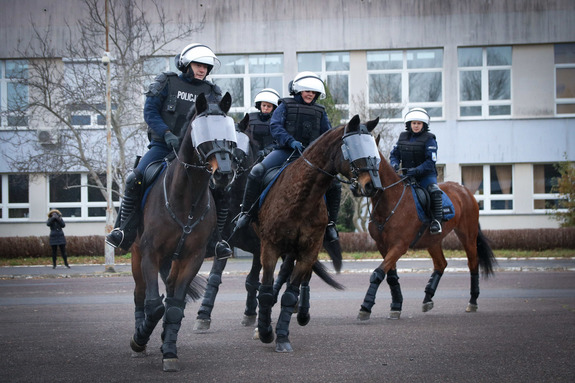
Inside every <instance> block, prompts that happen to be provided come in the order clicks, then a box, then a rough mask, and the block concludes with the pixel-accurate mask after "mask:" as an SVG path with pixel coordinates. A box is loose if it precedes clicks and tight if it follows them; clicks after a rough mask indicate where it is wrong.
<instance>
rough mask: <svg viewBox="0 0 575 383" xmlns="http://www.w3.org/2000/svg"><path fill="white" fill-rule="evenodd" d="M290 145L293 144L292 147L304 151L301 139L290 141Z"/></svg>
mask: <svg viewBox="0 0 575 383" xmlns="http://www.w3.org/2000/svg"><path fill="white" fill-rule="evenodd" d="M289 146H291V148H292V149H293V150H297V151H299V152H300V153H301V152H303V145H302V143H301V142H299V141H295V140H294V141H292V142H290V144H289Z"/></svg>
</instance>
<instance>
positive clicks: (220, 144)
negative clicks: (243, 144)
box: [190, 93, 237, 187]
mask: <svg viewBox="0 0 575 383" xmlns="http://www.w3.org/2000/svg"><path fill="white" fill-rule="evenodd" d="M231 105H232V97H231V96H230V94H229V93H226V94H225V95H224V97H222V99H221V101H220V102H219V103H217V104H215V103H213V104H211V103H208V100H207V99H206V97H205V96H204V94H203V93H202V94H200V95H199V96H198V97H197V99H196V111H195V116H194V118H193V119H192V122H191V133H190V134H191V138H192V144H193V146H194V147H195V148H196V151H197V153H198V155H199V157H200V160H201V161H202V162H203V163H205V165H206V167H207V168H208V169H209V170H210V172H211V173H212V177H211V182H212V184H213V186H216V187H219V186H222V187H225V186H227V185H228V184H229V183H230V182H231V180H232V179H233V178H234V177H235V172H236V167H237V164H236V162H235V157H234V149H235V148H236V147H237V136H236V130H235V123H234V120H233V119H232V118H231V117H229V116H228V115H227V113H228V111H229V110H230V107H231Z"/></svg>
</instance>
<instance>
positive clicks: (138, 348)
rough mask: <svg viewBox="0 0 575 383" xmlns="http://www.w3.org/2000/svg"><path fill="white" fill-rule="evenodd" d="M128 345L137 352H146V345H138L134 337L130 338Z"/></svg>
mask: <svg viewBox="0 0 575 383" xmlns="http://www.w3.org/2000/svg"><path fill="white" fill-rule="evenodd" d="M130 347H131V348H132V351H134V352H137V353H139V354H141V353H144V354H145V353H146V345H145V344H144V345H142V346H141V345H139V344H138V343H136V341H135V340H134V337H132V339H130Z"/></svg>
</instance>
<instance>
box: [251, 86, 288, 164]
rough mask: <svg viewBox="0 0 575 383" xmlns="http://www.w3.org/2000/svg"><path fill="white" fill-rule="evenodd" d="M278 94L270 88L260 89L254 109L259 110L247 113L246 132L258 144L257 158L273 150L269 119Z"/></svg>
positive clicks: (276, 105) (277, 101) (275, 106)
mask: <svg viewBox="0 0 575 383" xmlns="http://www.w3.org/2000/svg"><path fill="white" fill-rule="evenodd" d="M279 99H280V95H279V93H278V92H277V91H276V90H275V89H272V88H265V89H262V90H261V91H260V92H259V93H258V94H257V95H256V97H255V100H254V102H255V105H256V109H257V110H259V112H253V113H250V114H249V122H248V128H247V129H246V132H247V133H248V134H249V135H251V137H252V139H253V140H254V141H255V143H256V144H257V146H258V158H263V157H265V156H266V155H267V154H269V153H270V152H271V151H272V150H273V146H274V138H273V137H272V135H271V132H270V120H271V117H272V114H273V112H274V111H275V110H276V108H277V107H278V103H279Z"/></svg>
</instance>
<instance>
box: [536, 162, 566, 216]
mask: <svg viewBox="0 0 575 383" xmlns="http://www.w3.org/2000/svg"><path fill="white" fill-rule="evenodd" d="M560 177H561V174H560V173H559V171H558V170H557V168H556V167H555V165H554V164H537V165H533V209H534V210H549V209H557V208H560V207H561V199H560V197H559V194H557V193H555V188H556V187H557V179H558V178H560Z"/></svg>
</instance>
